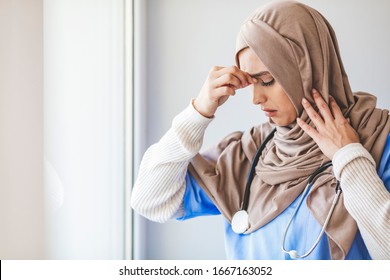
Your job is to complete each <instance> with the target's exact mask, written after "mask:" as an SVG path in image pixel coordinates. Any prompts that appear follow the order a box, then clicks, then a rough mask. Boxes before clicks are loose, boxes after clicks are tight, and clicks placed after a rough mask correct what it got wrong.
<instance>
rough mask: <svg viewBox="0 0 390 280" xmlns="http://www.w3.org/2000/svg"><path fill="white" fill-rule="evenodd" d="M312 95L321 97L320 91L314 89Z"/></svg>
mask: <svg viewBox="0 0 390 280" xmlns="http://www.w3.org/2000/svg"><path fill="white" fill-rule="evenodd" d="M311 93H312V94H313V96H318V95H319V93H318V91H317V90H316V89H314V88H313V89H312V90H311Z"/></svg>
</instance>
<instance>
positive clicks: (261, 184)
mask: <svg viewBox="0 0 390 280" xmlns="http://www.w3.org/2000/svg"><path fill="white" fill-rule="evenodd" d="M247 47H250V48H252V49H253V50H254V51H255V53H256V54H257V55H258V56H259V58H260V59H261V60H262V61H263V63H264V64H265V66H266V67H267V68H268V70H269V71H270V72H271V74H272V75H273V76H274V77H275V79H276V80H277V81H278V82H279V83H280V84H281V85H282V87H283V88H284V90H285V92H286V93H287V95H288V97H289V98H290V100H291V101H292V103H293V104H294V106H295V108H296V110H297V113H298V116H300V117H301V118H302V119H303V120H306V121H307V122H308V123H310V122H309V118H308V117H307V115H306V114H305V112H303V108H302V106H301V100H302V98H303V97H306V98H307V99H308V100H309V101H312V98H311V94H310V93H311V90H312V88H316V89H317V90H319V91H320V92H321V94H322V96H323V98H324V99H325V100H326V101H327V102H328V100H329V94H331V95H332V96H333V97H334V98H335V100H336V101H337V103H338V104H339V106H340V107H341V109H342V111H343V113H344V115H345V116H346V117H348V118H350V120H351V125H352V126H353V127H354V128H355V129H356V131H357V132H358V134H359V136H360V140H361V143H362V144H363V145H364V147H365V148H366V149H367V150H368V151H369V152H370V153H371V154H372V156H373V157H374V159H375V161H376V163H377V164H378V163H379V161H380V158H381V155H382V152H383V148H384V145H385V142H386V138H387V136H388V134H389V132H390V118H389V112H388V111H387V110H380V109H377V108H375V106H376V98H375V97H374V96H372V95H369V94H367V93H356V94H354V93H352V91H351V88H350V85H349V82H348V78H347V75H346V73H345V71H344V67H343V64H342V61H341V58H340V54H339V50H338V44H337V41H336V36H335V33H334V31H333V29H332V27H331V26H330V24H329V23H328V22H327V20H326V19H325V18H324V17H323V16H322V15H321V14H320V13H319V12H317V11H316V10H314V9H312V8H310V7H308V6H306V5H304V4H302V3H298V2H293V1H285V2H276V3H271V4H269V5H267V6H264V7H263V8H260V9H258V10H256V11H255V12H254V13H253V14H252V15H251V16H250V17H249V18H248V19H247V20H246V21H245V22H244V23H243V25H242V27H241V30H240V32H239V34H238V38H237V48H236V50H237V54H238V53H239V52H240V51H241V50H242V49H244V48H247ZM236 59H237V56H236ZM237 64H238V65H239V61H238V60H237ZM272 126H273V124H272V123H267V124H263V125H260V126H258V127H255V128H253V129H251V130H250V131H246V132H244V133H241V132H236V133H233V134H231V135H229V136H228V137H226V138H225V139H223V141H221V142H220V143H219V144H218V145H217V146H216V147H212V148H211V149H209V150H208V151H207V152H206V153H204V154H203V155H197V156H196V157H195V158H194V159H193V160H192V161H191V164H190V169H189V170H190V172H191V173H192V175H193V176H194V177H195V178H196V179H197V181H198V182H199V183H200V185H201V186H202V187H203V189H204V190H205V191H206V192H207V193H208V194H209V196H210V197H211V199H212V200H213V201H214V203H215V204H216V206H217V207H218V208H219V210H220V211H221V213H222V214H223V215H224V216H225V217H226V218H227V219H228V220H229V221H231V219H232V216H233V215H234V214H235V212H236V211H238V210H239V209H240V207H241V204H242V200H243V195H244V188H245V183H246V179H247V174H248V171H249V168H250V163H251V161H252V159H253V157H254V155H255V153H256V150H257V148H258V147H259V145H260V144H261V142H262V141H263V139H265V137H266V136H267V135H268V133H269V132H270V131H271V130H272ZM276 129H277V131H276V133H275V136H274V138H273V139H272V141H270V143H268V145H267V148H266V150H265V151H264V152H263V155H262V156H261V158H260V160H259V163H258V165H257V166H256V176H255V178H254V180H253V183H252V186H251V196H250V201H249V208H248V213H249V221H250V228H249V229H248V230H247V232H246V233H251V232H253V231H255V230H257V229H259V228H261V227H262V226H264V225H265V224H267V223H268V222H270V221H271V220H272V219H274V218H275V217H276V216H278V215H279V214H280V213H281V212H282V211H283V210H284V209H286V208H287V207H288V206H289V205H290V204H291V203H292V202H293V201H294V200H295V199H296V198H297V197H298V196H299V195H300V194H301V193H302V191H303V189H304V188H305V185H306V181H307V179H308V177H309V176H310V175H311V174H312V173H313V172H314V171H315V170H316V169H317V168H318V167H319V166H321V165H322V164H323V163H324V162H326V161H329V159H328V158H326V156H325V155H323V154H322V152H321V150H320V149H319V148H318V146H317V144H316V143H315V142H314V141H313V140H312V139H311V138H310V137H309V136H308V135H306V134H305V133H304V132H303V131H302V129H300V127H299V126H298V125H297V124H296V123H293V124H291V125H290V126H289V127H276ZM335 186H336V180H335V178H334V176H333V174H332V170H331V168H329V169H328V170H327V171H326V172H324V173H322V174H321V175H320V176H319V178H318V179H317V180H316V181H315V183H314V185H313V187H312V188H311V190H310V193H309V195H308V198H307V205H308V207H309V209H310V211H311V212H312V214H313V216H314V217H315V218H316V220H317V221H318V222H319V223H320V224H321V225H323V223H324V221H325V219H326V215H327V214H328V211H329V209H330V205H331V203H332V200H333V198H334V195H335ZM341 187H342V186H341ZM356 231H357V225H356V222H355V221H354V220H353V218H352V217H351V216H350V215H349V213H348V212H347V210H346V209H345V206H344V202H343V195H341V197H340V200H339V202H338V204H337V206H336V208H335V211H334V213H333V215H332V218H331V220H330V223H329V225H328V227H327V229H326V234H327V236H328V240H329V244H330V251H331V255H332V258H333V259H344V258H345V257H346V255H347V253H348V251H349V249H350V247H351V244H352V241H353V239H354V237H355V234H356Z"/></svg>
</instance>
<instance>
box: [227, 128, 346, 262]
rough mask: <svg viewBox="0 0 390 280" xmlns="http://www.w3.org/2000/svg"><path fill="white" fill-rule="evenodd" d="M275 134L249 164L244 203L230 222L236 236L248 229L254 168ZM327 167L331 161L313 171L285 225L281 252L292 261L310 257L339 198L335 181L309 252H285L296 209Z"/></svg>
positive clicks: (263, 144)
mask: <svg viewBox="0 0 390 280" xmlns="http://www.w3.org/2000/svg"><path fill="white" fill-rule="evenodd" d="M275 132H276V128H274V129H273V130H272V131H271V133H270V134H269V135H268V136H267V137H266V138H265V140H264V141H263V143H262V144H261V146H260V148H259V149H258V150H257V152H256V155H255V157H254V158H253V160H252V163H251V166H250V170H249V174H248V179H247V182H246V185H245V193H244V201H243V202H242V206H241V210H239V211H237V212H236V213H235V214H234V216H233V218H232V222H231V224H232V229H233V231H234V232H235V233H237V234H242V233H245V231H246V230H247V229H248V228H249V215H248V211H247V210H248V203H249V197H250V188H251V185H252V181H253V177H254V175H255V168H256V165H257V163H258V162H259V159H260V156H261V154H262V152H263V150H264V149H265V146H266V145H267V143H268V142H269V141H270V140H271V139H272V138H273V136H274V134H275ZM329 166H332V162H331V161H329V162H326V163H324V164H323V165H322V166H320V167H319V168H318V169H317V170H316V171H314V173H313V174H312V175H311V176H310V177H309V179H308V180H307V184H306V187H305V189H304V190H303V192H302V194H301V198H300V200H299V202H298V204H297V205H296V206H295V209H294V212H293V214H292V215H291V218H290V220H289V222H288V223H287V226H286V229H285V230H284V234H283V238H282V251H283V252H284V253H286V254H289V255H290V257H291V258H292V259H301V258H305V257H307V256H308V255H310V254H311V252H313V250H314V249H315V248H316V246H317V245H318V243H319V242H320V240H321V238H322V236H323V235H324V233H325V229H326V227H327V226H328V224H329V220H330V217H331V216H332V214H333V211H334V208H335V206H336V204H337V201H338V199H339V197H340V194H341V188H340V183H339V181H337V186H336V195H335V197H334V199H333V202H332V206H331V207H330V210H329V212H328V215H327V217H326V219H325V222H324V225H323V226H322V229H321V232H320V233H319V235H318V237H317V239H316V241H315V242H314V244H313V246H312V247H311V248H310V249H309V251H307V253H305V254H303V255H299V254H298V252H297V250H287V249H286V248H285V246H284V244H285V241H286V235H287V232H288V229H289V228H290V225H291V223H292V221H293V219H294V217H295V215H296V213H297V212H298V209H299V207H300V206H301V204H302V201H303V200H304V198H305V196H306V194H307V192H308V191H309V189H310V187H311V186H312V183H313V181H314V180H315V178H316V177H317V176H318V175H319V174H320V173H321V172H323V171H324V170H325V169H327V168H328V167H329Z"/></svg>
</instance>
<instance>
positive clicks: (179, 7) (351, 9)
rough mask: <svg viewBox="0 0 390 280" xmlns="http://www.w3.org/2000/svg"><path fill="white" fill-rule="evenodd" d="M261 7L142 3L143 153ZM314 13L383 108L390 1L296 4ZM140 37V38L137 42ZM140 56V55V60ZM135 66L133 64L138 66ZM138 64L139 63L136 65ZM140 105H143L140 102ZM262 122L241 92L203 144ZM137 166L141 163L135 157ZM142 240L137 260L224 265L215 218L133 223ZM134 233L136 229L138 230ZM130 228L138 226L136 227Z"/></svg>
mask: <svg viewBox="0 0 390 280" xmlns="http://www.w3.org/2000/svg"><path fill="white" fill-rule="evenodd" d="M267 2H268V1H264V0H247V1H240V0H213V1H209V0H191V1H190V0H187V1H181V0H148V1H146V5H145V4H144V5H145V6H144V8H145V13H146V18H142V20H144V21H145V23H144V24H145V26H144V27H139V28H140V29H142V28H143V29H144V30H145V32H146V38H144V41H143V42H141V43H140V42H138V44H140V45H139V46H138V51H139V52H140V56H139V57H136V60H137V59H138V60H141V64H142V65H143V67H146V70H143V71H146V74H145V77H144V79H140V80H139V82H140V83H142V85H138V86H139V89H141V90H142V91H141V92H137V95H138V96H140V98H144V99H143V101H144V102H146V108H147V109H143V108H142V107H138V108H136V109H137V110H139V111H141V112H138V114H139V116H140V117H142V118H144V120H145V121H146V123H145V124H146V125H145V126H142V127H138V129H139V132H140V133H141V134H142V135H143V136H144V137H145V141H144V142H143V143H142V145H141V144H139V145H137V146H136V147H135V149H136V150H137V151H138V152H139V153H140V154H142V153H143V152H144V149H145V147H147V146H149V145H151V144H152V143H154V142H156V141H158V139H159V138H160V137H161V136H162V135H163V134H164V133H165V131H166V130H168V128H169V127H170V124H171V120H172V118H173V117H174V116H175V115H176V114H178V113H179V112H180V111H181V110H182V109H184V108H185V107H186V106H187V105H188V104H189V102H190V99H191V98H194V97H196V95H197V94H198V91H199V90H200V88H201V86H202V84H203V81H204V80H205V78H206V75H207V72H208V70H209V68H211V67H212V66H213V65H232V64H234V49H235V39H236V34H237V32H238V30H239V27H240V25H241V23H242V21H243V20H244V19H245V18H246V17H247V16H249V14H250V13H251V12H252V11H253V10H254V9H256V8H257V7H259V6H261V5H262V4H264V3H267ZM302 2H304V3H307V4H309V5H312V6H313V7H314V8H316V9H318V10H319V11H320V12H321V13H322V14H323V15H324V16H325V17H327V18H328V20H329V21H330V22H331V24H332V25H333V27H334V29H335V30H336V34H337V36H338V39H339V45H340V48H341V53H342V57H343V61H344V64H345V67H346V70H347V73H348V74H349V78H350V82H351V86H352V89H353V90H363V91H369V92H372V93H374V94H375V95H377V96H378V103H379V107H382V108H383V107H386V108H389V107H390V95H389V94H388V93H389V92H390V84H389V83H388V82H387V81H388V79H389V78H388V69H387V68H388V66H389V65H390V54H389V51H388V50H389V49H390V35H389V34H390V32H388V27H389V26H390V18H389V17H388V15H387V12H388V11H389V10H390V2H389V1H386V0H382V1H378V0H377V1H363V0H360V1H356V0H344V1H336V0H326V1H325V0H323V1H318V0H311V1H310V0H307V1H302ZM141 39H142V36H141ZM142 55H144V56H146V58H145V59H144V60H142V59H141V58H142ZM138 62H139V61H138ZM139 63H140V62H139ZM141 103H142V102H141ZM264 121H266V119H265V117H264V116H263V115H262V114H261V113H260V112H259V111H258V109H257V108H256V107H255V106H252V104H251V96H250V94H248V92H247V91H245V90H244V91H242V92H241V93H239V94H237V95H236V96H235V97H234V98H231V99H230V100H229V101H228V102H227V103H226V105H224V106H223V107H222V108H220V110H219V111H218V112H217V115H216V119H215V121H214V122H213V123H212V124H211V125H210V127H209V129H208V130H207V133H206V136H205V141H204V146H208V145H210V144H211V143H214V142H215V141H218V140H219V139H220V138H221V137H223V136H224V135H226V134H227V133H229V132H231V131H233V130H244V129H246V128H249V127H250V126H252V125H254V124H257V123H259V122H264ZM136 160H137V161H138V162H139V160H140V158H139V157H138V158H137V159H136ZM138 225H141V228H142V229H143V231H142V232H144V234H145V239H146V240H144V242H143V243H138V244H137V243H136V244H135V246H136V252H137V255H136V256H137V257H138V258H147V259H224V258H225V253H224V241H223V228H222V218H216V217H204V218H199V219H194V220H192V221H186V222H182V223H179V222H176V221H170V222H168V223H166V224H156V223H152V222H147V221H145V220H142V219H141V221H140V222H139V223H138ZM138 229H139V228H138ZM136 230H137V228H136Z"/></svg>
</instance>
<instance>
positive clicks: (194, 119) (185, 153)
mask: <svg viewBox="0 0 390 280" xmlns="http://www.w3.org/2000/svg"><path fill="white" fill-rule="evenodd" d="M211 121H212V119H209V118H205V117H203V116H202V115H200V114H199V113H198V112H197V111H196V110H195V109H194V107H193V106H192V104H190V105H189V106H188V107H187V108H186V109H185V110H184V111H182V112H181V113H180V114H179V115H177V116H176V117H175V118H174V120H173V122H172V127H171V128H170V129H169V130H168V131H167V133H166V134H165V135H164V136H163V137H162V138H161V140H160V141H159V142H158V143H156V144H154V145H152V146H150V147H149V149H148V150H147V151H146V152H145V154H144V156H143V158H142V161H141V165H140V169H139V173H138V177H137V180H136V182H135V185H134V187H133V190H132V195H131V206H132V207H133V209H134V210H135V211H136V212H138V213H139V214H141V215H142V216H144V217H146V218H148V219H150V220H152V221H155V222H161V223H162V222H165V221H167V220H168V219H170V218H172V217H173V216H174V214H175V213H176V212H177V211H178V210H179V208H180V206H181V203H182V201H183V196H184V191H185V176H186V173H187V168H188V165H189V162H190V160H191V159H192V158H193V157H194V156H195V155H196V154H197V153H198V152H199V150H200V148H201V146H202V143H203V137H204V133H205V130H206V128H207V126H208V125H209V123H210V122H211Z"/></svg>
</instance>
